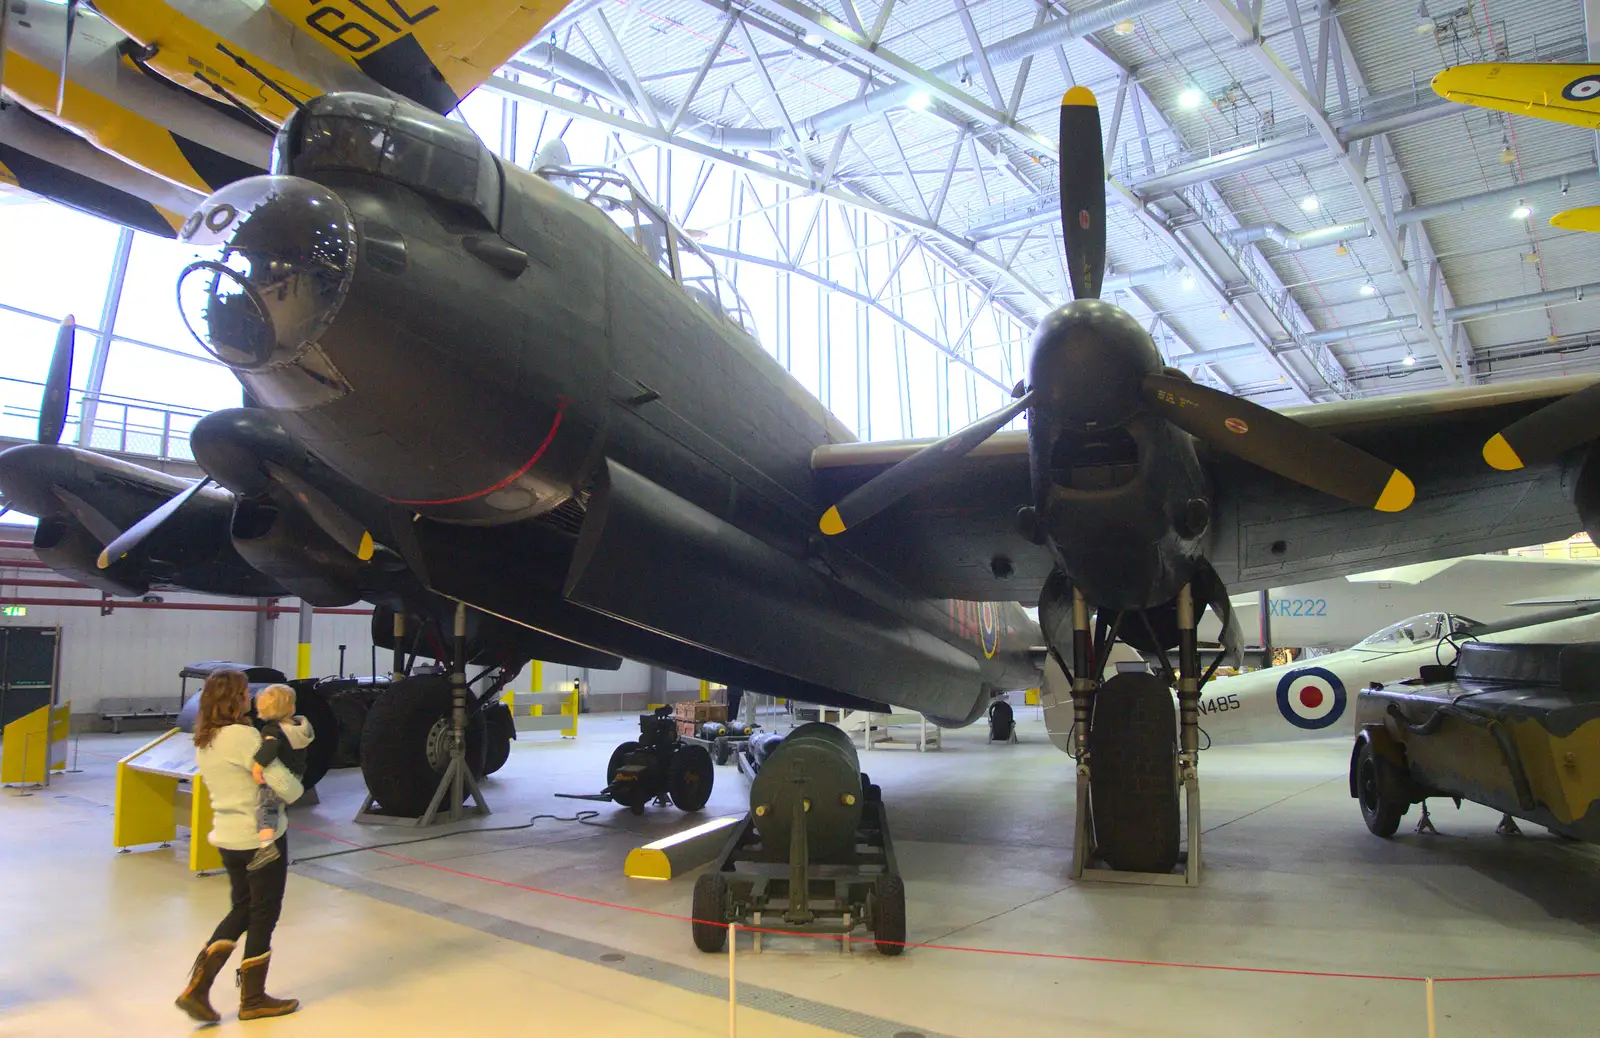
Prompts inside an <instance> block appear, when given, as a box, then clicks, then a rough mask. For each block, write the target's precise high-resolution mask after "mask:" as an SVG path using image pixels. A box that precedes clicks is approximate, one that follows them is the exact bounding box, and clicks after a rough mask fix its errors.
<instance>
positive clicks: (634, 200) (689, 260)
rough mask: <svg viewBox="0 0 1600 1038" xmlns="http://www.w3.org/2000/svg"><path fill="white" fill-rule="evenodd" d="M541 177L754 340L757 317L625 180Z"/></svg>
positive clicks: (575, 173)
mask: <svg viewBox="0 0 1600 1038" xmlns="http://www.w3.org/2000/svg"><path fill="white" fill-rule="evenodd" d="M540 176H543V177H545V178H546V179H548V180H549V181H550V182H551V183H553V184H555V185H557V186H558V187H562V188H564V189H566V190H568V191H570V192H571V193H572V194H573V195H575V196H577V197H578V198H581V199H583V200H584V201H585V202H588V203H589V204H590V205H593V206H594V207H596V208H597V209H599V210H600V211H601V212H603V213H605V214H606V215H607V216H609V217H610V218H611V219H612V221H613V222H615V223H616V224H617V226H618V227H620V228H621V229H622V233H624V234H626V235H627V236H628V238H629V239H630V240H631V241H632V242H633V243H634V244H635V245H637V246H639V248H640V250H641V251H643V252H644V254H645V255H646V256H648V257H649V258H650V259H651V260H652V261H653V262H654V263H655V264H656V267H657V268H658V269H659V270H660V271H661V272H662V273H663V274H665V275H667V276H668V277H670V278H672V279H673V280H674V281H676V282H678V284H679V285H681V286H682V287H683V290H684V292H685V293H687V294H688V296H689V298H691V299H693V300H694V301H695V302H696V303H698V304H699V305H700V306H701V308H703V309H704V310H705V311H706V313H708V314H710V315H711V316H713V317H717V318H721V319H722V320H726V321H730V322H732V323H733V324H734V325H736V326H737V327H739V328H742V329H743V330H744V331H745V332H746V333H748V334H749V335H750V337H751V338H755V337H756V322H755V316H754V315H753V314H752V313H751V310H750V307H749V306H748V305H747V304H746V303H745V301H744V300H743V299H742V298H740V296H739V293H738V291H737V290H735V289H734V287H733V283H732V282H731V281H729V280H728V279H727V278H726V277H724V276H723V275H722V272H721V271H719V270H718V269H717V267H716V264H714V263H712V262H711V259H710V257H708V256H707V255H706V254H705V252H703V251H702V250H701V248H700V246H699V245H697V244H696V243H695V242H694V240H693V239H691V238H690V237H689V236H688V235H686V234H684V233H683V232H682V231H680V230H679V229H678V228H676V227H674V226H672V225H671V224H670V223H668V222H667V221H666V219H665V218H664V217H662V215H661V214H660V212H659V211H658V210H657V209H656V208H655V207H654V206H653V205H651V204H650V203H649V202H647V201H646V200H645V199H644V198H643V197H641V196H640V194H639V192H638V191H637V190H635V189H634V187H633V184H632V182H631V181H629V180H628V179H627V178H626V177H624V176H622V175H621V174H619V173H616V172H614V171H612V170H609V169H549V170H542V171H541V172H540Z"/></svg>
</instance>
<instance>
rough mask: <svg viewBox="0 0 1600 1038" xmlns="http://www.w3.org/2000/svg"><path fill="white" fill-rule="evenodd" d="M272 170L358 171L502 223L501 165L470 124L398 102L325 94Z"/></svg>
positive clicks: (289, 131) (285, 142) (278, 147)
mask: <svg viewBox="0 0 1600 1038" xmlns="http://www.w3.org/2000/svg"><path fill="white" fill-rule="evenodd" d="M272 168H273V172H275V173H293V174H296V175H302V176H303V175H307V174H311V173H315V172H317V171H319V170H354V171H357V172H361V173H371V174H373V175H374V176H380V177H384V178H385V179H388V180H393V181H394V182H396V183H398V184H404V185H405V186H406V187H409V188H411V189H413V190H415V191H418V192H420V193H422V194H425V195H429V196H431V197H433V198H437V199H439V200H440V201H443V202H448V203H450V204H452V205H457V206H462V207H464V208H466V209H470V210H472V211H473V212H476V213H477V214H478V215H479V216H481V217H482V218H483V221H484V223H485V225H486V226H489V227H497V226H499V222H500V167H499V164H498V162H497V161H496V160H495V157H494V155H492V154H491V153H490V152H489V150H488V149H487V148H485V147H484V146H483V144H482V142H480V141H479V140H478V138H477V137H476V136H474V135H473V133H472V130H471V129H469V128H468V127H467V126H465V125H463V124H461V123H456V122H453V121H451V120H448V119H445V118H443V117H441V116H436V115H433V114H431V113H427V112H421V111H417V110H416V109H414V108H412V107H410V106H407V105H402V104H400V103H399V102H396V101H385V100H382V99H381V98H376V97H369V96H367V95H362V94H324V95H323V96H322V97H319V98H316V99H314V100H312V101H310V102H308V103H307V104H306V107H305V110H304V111H301V112H298V113H296V114H295V116H294V117H293V118H291V119H290V120H289V122H288V123H286V124H285V125H284V127H283V129H281V130H280V131H279V133H278V138H277V140H276V142H275V143H274V145H273V163H272Z"/></svg>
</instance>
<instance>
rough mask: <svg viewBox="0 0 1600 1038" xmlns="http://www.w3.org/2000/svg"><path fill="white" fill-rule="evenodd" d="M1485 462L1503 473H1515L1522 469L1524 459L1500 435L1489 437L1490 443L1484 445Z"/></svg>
mask: <svg viewBox="0 0 1600 1038" xmlns="http://www.w3.org/2000/svg"><path fill="white" fill-rule="evenodd" d="M1483 460H1484V461H1487V462H1488V463H1489V464H1490V466H1492V467H1493V468H1497V469H1499V470H1500V471H1501V472H1515V471H1517V470H1518V469H1520V468H1521V467H1522V459H1521V458H1519V457H1517V452H1516V451H1514V450H1512V449H1511V444H1509V443H1507V442H1506V438H1505V437H1504V436H1502V435H1500V434H1499V433H1495V434H1494V435H1493V436H1491V437H1489V442H1488V443H1486V444H1484V445H1483Z"/></svg>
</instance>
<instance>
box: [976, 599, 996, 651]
mask: <svg viewBox="0 0 1600 1038" xmlns="http://www.w3.org/2000/svg"><path fill="white" fill-rule="evenodd" d="M978 633H979V634H980V635H981V636H982V638H983V656H984V659H990V660H992V659H994V654H995V652H996V650H998V649H999V648H1000V614H999V613H997V612H996V611H995V608H994V603H993V602H982V603H980V604H979V605H978Z"/></svg>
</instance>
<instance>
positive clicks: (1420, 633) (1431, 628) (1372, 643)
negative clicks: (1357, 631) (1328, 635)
mask: <svg viewBox="0 0 1600 1038" xmlns="http://www.w3.org/2000/svg"><path fill="white" fill-rule="evenodd" d="M1482 626H1483V625H1482V624H1480V623H1478V621H1476V620H1471V619H1468V618H1467V617H1465V616H1456V615H1454V614H1453V613H1420V614H1418V615H1417V616H1408V617H1406V618H1405V619H1404V620H1401V621H1400V622H1399V623H1393V624H1390V625H1389V626H1388V627H1385V628H1384V629H1383V630H1381V631H1378V632H1376V633H1374V634H1369V635H1367V637H1365V638H1363V639H1361V640H1360V641H1359V642H1356V646H1355V647H1356V648H1358V649H1394V650H1399V649H1409V648H1412V647H1415V646H1422V645H1432V644H1433V643H1434V642H1437V641H1438V640H1439V639H1440V638H1443V637H1446V636H1451V635H1460V634H1465V633H1467V632H1468V631H1470V630H1472V629H1473V628H1475V627H1482Z"/></svg>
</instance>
